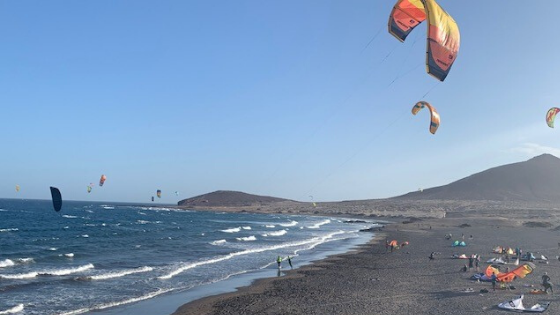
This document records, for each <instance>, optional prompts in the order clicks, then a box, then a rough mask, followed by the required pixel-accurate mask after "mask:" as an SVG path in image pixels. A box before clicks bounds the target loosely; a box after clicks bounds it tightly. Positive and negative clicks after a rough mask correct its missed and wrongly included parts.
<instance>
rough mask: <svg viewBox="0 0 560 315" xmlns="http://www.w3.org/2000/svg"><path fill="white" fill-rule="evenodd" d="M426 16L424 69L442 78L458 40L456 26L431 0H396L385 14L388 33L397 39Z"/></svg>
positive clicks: (455, 49) (403, 36) (457, 47)
mask: <svg viewBox="0 0 560 315" xmlns="http://www.w3.org/2000/svg"><path fill="white" fill-rule="evenodd" d="M426 19H427V20H428V41H427V42H428V43H427V45H428V47H427V50H426V71H427V72H428V73H429V74H430V75H432V76H433V77H435V78H436V79H438V80H440V81H443V80H445V78H446V77H447V75H448V74H449V71H450V70H451V66H452V65H453V62H455V59H456V58H457V54H458V53H459V46H460V42H461V35H460V33H459V26H457V23H456V22H455V20H453V18H452V17H451V15H449V14H448V13H447V12H445V10H443V9H442V8H441V7H440V6H439V4H438V3H437V2H436V1H435V0H398V1H397V3H396V4H395V6H394V7H393V10H392V11H391V15H390V16H389V33H391V35H393V36H395V37H396V38H397V39H398V40H400V41H401V42H404V41H405V39H406V37H407V36H408V34H410V32H412V30H413V29H414V28H415V27H416V26H418V25H419V24H420V23H422V22H423V21H424V20H426Z"/></svg>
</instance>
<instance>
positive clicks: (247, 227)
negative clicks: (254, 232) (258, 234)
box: [241, 226, 251, 230]
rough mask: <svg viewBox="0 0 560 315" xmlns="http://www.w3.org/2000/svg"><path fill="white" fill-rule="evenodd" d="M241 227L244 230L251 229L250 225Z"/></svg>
mask: <svg viewBox="0 0 560 315" xmlns="http://www.w3.org/2000/svg"><path fill="white" fill-rule="evenodd" d="M241 228H242V229H244V230H250V229H251V227H250V226H242V227H241Z"/></svg>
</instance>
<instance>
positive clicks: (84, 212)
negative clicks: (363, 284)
mask: <svg viewBox="0 0 560 315" xmlns="http://www.w3.org/2000/svg"><path fill="white" fill-rule="evenodd" d="M371 226H372V222H368V223H358V224H356V223H345V220H344V219H341V218H329V217H316V216H300V215H278V214H274V215H267V214H249V213H219V212H203V211H190V210H179V209H175V208H172V207H165V206H158V207H156V206H139V205H131V204H122V203H92V202H78V201H65V202H64V204H63V208H62V211H61V212H59V213H57V212H55V211H54V210H53V208H52V203H51V202H50V201H47V200H7V199H0V314H22V315H23V314H45V315H48V314H83V313H88V312H91V311H95V313H99V312H101V311H109V312H111V311H114V310H115V309H117V310H118V309H119V308H126V307H130V306H131V305H133V304H135V303H142V302H141V301H146V300H151V299H157V298H163V297H165V296H169V295H173V294H177V293H181V292H183V293H184V292H193V291H196V290H197V289H200V288H202V287H205V286H208V284H211V283H222V282H223V281H224V280H226V279H230V278H232V277H235V276H236V275H241V274H248V273H255V274H256V273H258V271H259V270H265V269H272V268H276V257H277V256H282V257H284V258H285V257H286V256H288V255H290V256H295V258H294V261H296V262H301V261H305V260H309V259H311V258H313V257H315V256H316V255H317V252H318V251H320V250H321V248H333V247H340V246H341V244H348V243H349V242H350V241H349V240H353V239H359V238H360V237H361V238H362V239H363V233H360V232H358V231H359V230H360V229H363V228H369V227H371ZM329 246H330V247H329ZM287 267H288V266H287V263H286V262H284V268H287ZM178 306H179V305H176V306H173V307H174V308H176V307H178ZM135 313H137V311H135Z"/></svg>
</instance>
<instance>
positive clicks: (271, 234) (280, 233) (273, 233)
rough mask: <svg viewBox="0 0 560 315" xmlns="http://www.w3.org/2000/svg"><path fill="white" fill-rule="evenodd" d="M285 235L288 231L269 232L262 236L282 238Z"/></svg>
mask: <svg viewBox="0 0 560 315" xmlns="http://www.w3.org/2000/svg"><path fill="white" fill-rule="evenodd" d="M286 233H288V231H286V230H280V231H274V232H270V233H264V234H263V235H262V236H282V235H284V234H286Z"/></svg>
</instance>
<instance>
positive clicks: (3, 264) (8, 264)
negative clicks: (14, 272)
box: [0, 259, 15, 268]
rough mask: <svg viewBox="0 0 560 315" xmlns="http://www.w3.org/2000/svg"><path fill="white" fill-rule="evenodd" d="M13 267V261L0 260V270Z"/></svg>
mask: <svg viewBox="0 0 560 315" xmlns="http://www.w3.org/2000/svg"><path fill="white" fill-rule="evenodd" d="M13 265H15V264H14V261H13V260H11V259H4V260H0V268H6V267H11V266H13Z"/></svg>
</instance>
